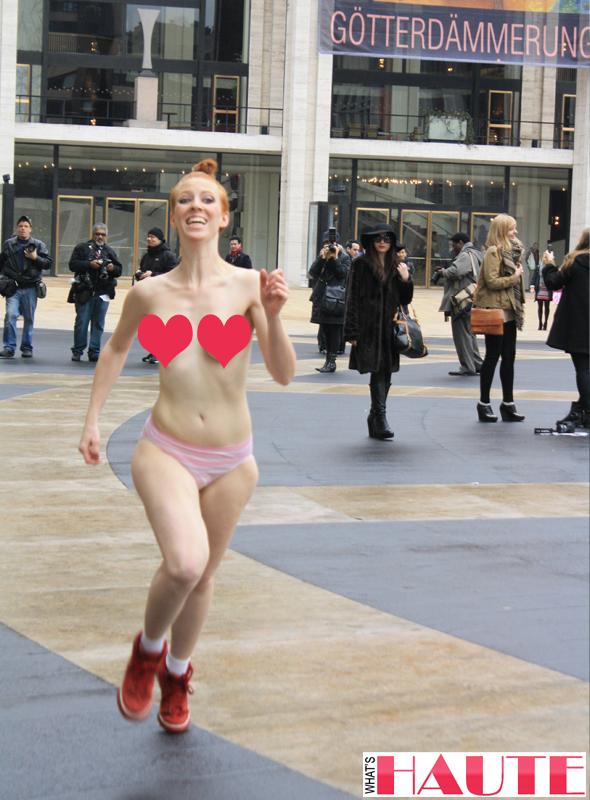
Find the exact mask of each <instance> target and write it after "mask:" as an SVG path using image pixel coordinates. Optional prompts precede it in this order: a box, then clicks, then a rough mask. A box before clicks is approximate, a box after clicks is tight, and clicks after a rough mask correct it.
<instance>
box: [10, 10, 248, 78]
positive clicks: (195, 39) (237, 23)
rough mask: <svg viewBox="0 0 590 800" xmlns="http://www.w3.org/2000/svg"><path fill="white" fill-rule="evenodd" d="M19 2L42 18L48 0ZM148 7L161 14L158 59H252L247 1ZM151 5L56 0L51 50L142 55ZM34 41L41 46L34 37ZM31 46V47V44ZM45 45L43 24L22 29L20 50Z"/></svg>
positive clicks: (51, 15) (154, 53)
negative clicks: (144, 15)
mask: <svg viewBox="0 0 590 800" xmlns="http://www.w3.org/2000/svg"><path fill="white" fill-rule="evenodd" d="M19 2H20V3H21V4H23V9H24V8H26V9H27V10H28V11H29V13H31V14H32V16H33V20H38V18H39V15H40V14H41V12H42V6H43V4H42V0H19ZM35 4H38V7H37V5H35ZM147 5H148V6H149V8H151V9H154V10H158V11H159V12H160V13H159V15H158V18H157V20H156V24H155V26H154V32H153V36H152V42H151V45H152V56H153V57H154V58H164V59H173V60H185V61H193V60H196V59H199V58H201V59H204V60H208V61H226V62H244V63H245V62H246V61H247V52H246V49H247V48H246V47H244V36H243V33H244V12H245V3H244V0H194V2H192V3H189V2H185V0H181V2H179V3H178V5H154V4H153V3H148V4H147ZM145 6H146V4H143V5H141V4H139V5H138V4H133V3H128V4H127V3H125V2H120V0H111V2H103V0H50V3H49V25H48V27H49V50H50V51H51V52H58V53H80V54H89V55H90V54H91V55H110V56H119V55H142V54H143V45H144V42H143V29H142V26H141V22H140V18H139V13H138V8H144V7H145ZM246 10H247V9H246ZM26 27H27V29H28V27H30V26H26ZM39 30H40V28H39ZM32 39H34V41H35V44H36V46H35V47H33V46H31V41H29V40H32ZM21 44H22V47H21ZM26 44H28V45H29V46H27V47H25V45H26ZM40 44H41V39H40V33H39V32H38V31H37V28H33V29H32V31H31V33H29V34H27V36H25V35H24V34H23V36H21V34H20V32H19V49H23V50H34V49H39V50H40V49H41V47H40Z"/></svg>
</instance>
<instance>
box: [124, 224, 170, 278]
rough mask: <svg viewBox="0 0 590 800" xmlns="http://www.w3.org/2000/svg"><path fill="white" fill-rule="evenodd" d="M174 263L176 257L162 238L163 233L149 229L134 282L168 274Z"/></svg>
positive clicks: (159, 230) (158, 229) (160, 230)
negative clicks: (145, 247)
mask: <svg viewBox="0 0 590 800" xmlns="http://www.w3.org/2000/svg"><path fill="white" fill-rule="evenodd" d="M176 263H177V262H176V256H175V255H174V253H173V252H172V250H171V249H170V245H169V244H168V243H167V241H166V239H165V238H164V231H163V230H162V229H161V228H150V230H149V231H148V233H147V252H146V253H144V254H143V256H142V257H141V261H140V262H139V269H138V270H137V272H136V273H135V275H134V276H133V277H134V278H135V280H136V281H143V280H145V278H154V277H155V276H156V275H163V274H164V273H165V272H170V270H171V269H174V267H175V266H176Z"/></svg>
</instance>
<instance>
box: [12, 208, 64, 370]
mask: <svg viewBox="0 0 590 800" xmlns="http://www.w3.org/2000/svg"><path fill="white" fill-rule="evenodd" d="M32 230H33V226H32V223H31V220H30V219H29V217H27V216H25V215H23V216H22V217H20V218H19V220H18V222H17V224H16V236H13V237H12V238H11V239H7V240H6V241H5V242H4V247H3V248H2V253H0V274H2V275H3V276H4V278H5V280H4V281H3V283H4V284H5V286H4V287H3V290H2V294H3V296H4V297H6V316H5V317H4V349H3V350H2V352H1V353H0V358H14V352H15V350H16V343H17V342H16V321H17V319H18V318H19V316H20V315H21V314H22V316H23V320H24V326H23V335H22V338H21V344H20V351H21V356H22V357H23V358H32V356H33V324H34V321H35V309H36V308H37V299H38V298H39V297H44V296H45V295H44V294H43V290H44V289H45V285H44V284H43V283H42V282H41V276H42V270H44V269H50V268H51V265H52V264H53V259H52V258H51V256H50V255H49V253H48V252H47V248H46V247H45V244H44V243H43V242H42V241H41V240H40V239H33V237H32V236H31V231H32Z"/></svg>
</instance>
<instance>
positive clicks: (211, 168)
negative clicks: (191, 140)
mask: <svg viewBox="0 0 590 800" xmlns="http://www.w3.org/2000/svg"><path fill="white" fill-rule="evenodd" d="M192 171H193V172H204V173H205V175H209V176H210V177H211V178H213V180H215V175H216V173H217V161H214V160H213V159H212V158H205V159H204V160H203V161H199V163H198V164H195V166H194V167H193V170H192Z"/></svg>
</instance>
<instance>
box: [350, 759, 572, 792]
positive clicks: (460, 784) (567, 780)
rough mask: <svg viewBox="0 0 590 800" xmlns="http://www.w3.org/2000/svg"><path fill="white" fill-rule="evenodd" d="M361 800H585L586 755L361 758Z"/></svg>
mask: <svg viewBox="0 0 590 800" xmlns="http://www.w3.org/2000/svg"><path fill="white" fill-rule="evenodd" d="M363 797H513V798H514V797H544V798H547V797H586V754H585V753H363Z"/></svg>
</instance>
